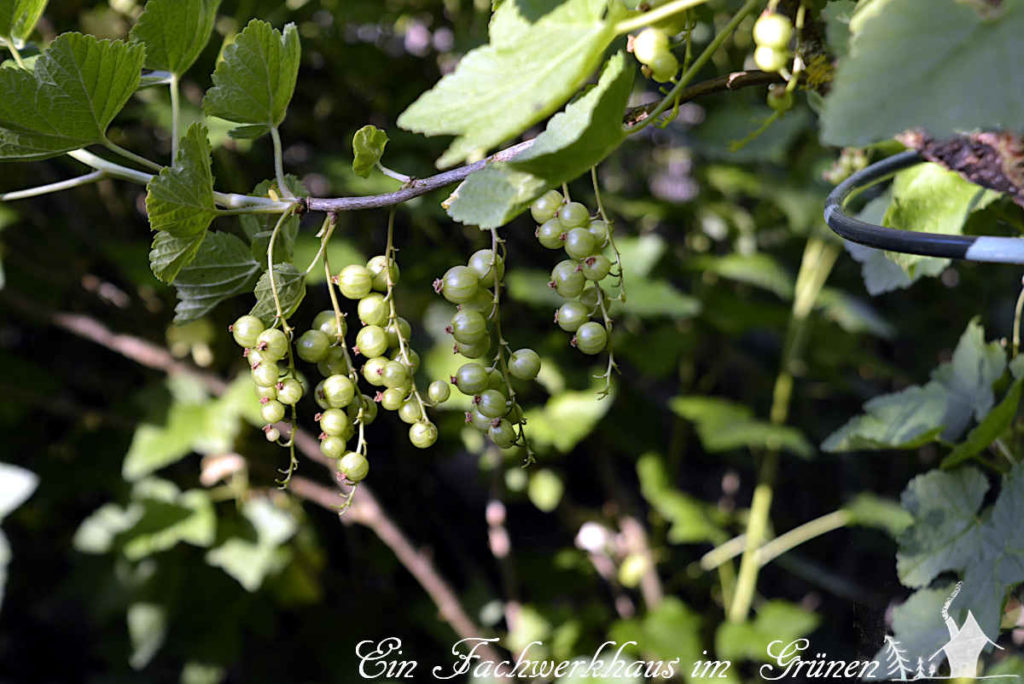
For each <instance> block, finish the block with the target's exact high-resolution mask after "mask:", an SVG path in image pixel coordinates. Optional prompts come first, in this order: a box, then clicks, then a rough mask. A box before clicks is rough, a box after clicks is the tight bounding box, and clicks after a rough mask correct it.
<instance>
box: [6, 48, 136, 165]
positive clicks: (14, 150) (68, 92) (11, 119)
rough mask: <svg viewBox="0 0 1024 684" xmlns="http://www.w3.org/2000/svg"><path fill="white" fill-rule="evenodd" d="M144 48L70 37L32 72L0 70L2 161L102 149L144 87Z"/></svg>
mask: <svg viewBox="0 0 1024 684" xmlns="http://www.w3.org/2000/svg"><path fill="white" fill-rule="evenodd" d="M145 52H146V51H145V48H144V47H142V46H141V45H131V44H128V43H125V42H123V41H119V40H118V41H110V40H99V39H98V38H95V37H93V36H86V35H82V34H80V33H65V34H63V35H61V36H59V37H58V38H57V40H55V41H54V42H53V44H52V45H51V46H50V47H49V48H48V49H47V50H46V51H45V52H43V54H42V55H41V56H40V57H39V59H38V60H36V62H35V67H34V69H33V70H32V71H25V70H23V69H0V93H3V97H2V98H0V161H11V160H33V159H46V158H49V157H55V156H57V155H60V154H63V153H65V152H69V151H71V150H74V149H78V148H80V147H85V146H87V145H94V144H100V143H103V142H104V141H105V140H106V132H107V127H108V126H109V125H110V122H111V121H113V119H114V117H115V116H117V113H118V112H120V111H121V109H122V108H123V107H124V105H125V103H126V102H127V101H128V98H129V97H131V95H132V93H134V92H135V89H136V87H137V86H138V84H139V75H140V73H141V70H142V65H143V61H144V60H145Z"/></svg>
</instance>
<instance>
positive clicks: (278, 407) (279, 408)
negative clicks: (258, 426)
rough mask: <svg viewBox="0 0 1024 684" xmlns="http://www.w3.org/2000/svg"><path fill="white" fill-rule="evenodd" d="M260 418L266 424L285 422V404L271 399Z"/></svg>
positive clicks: (261, 411) (264, 406)
mask: <svg viewBox="0 0 1024 684" xmlns="http://www.w3.org/2000/svg"><path fill="white" fill-rule="evenodd" d="M260 416H262V417H263V422H265V423H276V422H278V421H280V420H284V404H282V403H281V402H279V401H275V400H273V399H271V400H270V401H268V402H267V403H266V404H264V405H263V408H261V409H260Z"/></svg>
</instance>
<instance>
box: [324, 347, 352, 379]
mask: <svg viewBox="0 0 1024 684" xmlns="http://www.w3.org/2000/svg"><path fill="white" fill-rule="evenodd" d="M316 368H317V370H318V371H320V375H323V376H324V377H327V376H328V375H348V372H349V370H350V367H349V363H348V357H347V356H346V355H345V350H344V349H342V348H341V347H331V348H330V349H328V350H327V355H326V356H325V357H324V360H323V361H321V362H320V363H318V364H317V365H316Z"/></svg>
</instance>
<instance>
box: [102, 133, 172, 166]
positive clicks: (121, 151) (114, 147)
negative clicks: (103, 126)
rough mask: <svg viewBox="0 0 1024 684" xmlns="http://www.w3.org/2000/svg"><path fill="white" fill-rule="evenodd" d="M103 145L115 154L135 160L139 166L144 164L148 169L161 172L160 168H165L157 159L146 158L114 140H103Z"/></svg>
mask: <svg viewBox="0 0 1024 684" xmlns="http://www.w3.org/2000/svg"><path fill="white" fill-rule="evenodd" d="M103 146H104V147H106V148H107V149H108V150H110V151H111V152H113V153H114V154H118V155H121V156H122V157H124V158H125V159H127V160H129V161H132V162H135V163H136V164H138V165H139V166H144V167H146V168H147V169H150V170H152V171H156V172H157V173H159V172H160V170H161V169H163V168H164V167H162V166H160V165H159V164H157V163H156V162H155V161H150V160H148V159H146V158H145V157H143V156H141V155H138V154H135V153H134V152H132V151H131V150H126V149H125V148H123V147H121V146H120V145H118V144H117V143H113V142H111V141H109V140H104V141H103Z"/></svg>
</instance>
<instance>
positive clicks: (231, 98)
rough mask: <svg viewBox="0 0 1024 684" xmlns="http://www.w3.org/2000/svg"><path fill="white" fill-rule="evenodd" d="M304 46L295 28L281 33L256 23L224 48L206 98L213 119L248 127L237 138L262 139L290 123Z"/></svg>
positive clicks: (237, 130) (291, 26)
mask: <svg viewBox="0 0 1024 684" xmlns="http://www.w3.org/2000/svg"><path fill="white" fill-rule="evenodd" d="M301 57H302V48H301V47H300V45H299V33H298V30H297V29H296V28H295V25H294V24H288V25H287V26H285V27H284V32H283V33H282V32H281V31H278V30H277V29H275V28H273V27H272V26H271V25H270V24H268V23H267V22H265V21H260V20H259V19H253V20H252V21H250V22H249V25H248V26H246V27H245V29H244V30H243V31H242V32H241V33H240V34H239V35H238V37H237V38H235V42H233V43H232V44H231V45H229V46H228V47H226V48H225V49H224V55H223V58H222V60H221V62H220V63H219V64H217V69H216V70H215V71H214V72H213V85H214V87H213V88H211V89H210V90H208V91H207V92H206V97H204V98H203V109H204V110H205V111H206V113H207V114H208V115H210V116H218V117H220V118H222V119H227V120H228V121H231V122H234V123H236V124H243V125H242V126H239V127H237V128H235V129H234V130H232V131H231V135H232V136H233V137H236V138H258V137H260V136H262V135H266V134H267V133H269V132H270V129H271V128H276V127H277V126H280V125H281V122H282V121H284V118H285V115H286V114H287V113H288V103H289V102H291V99H292V95H293V94H294V92H295V82H296V80H297V78H298V75H299V62H300V60H301Z"/></svg>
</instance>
